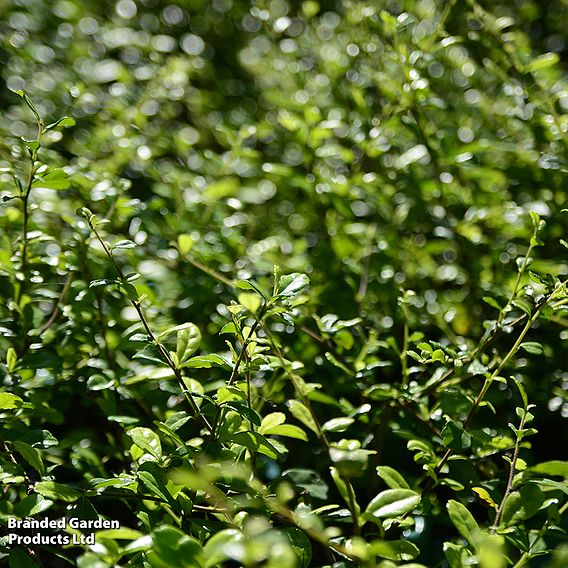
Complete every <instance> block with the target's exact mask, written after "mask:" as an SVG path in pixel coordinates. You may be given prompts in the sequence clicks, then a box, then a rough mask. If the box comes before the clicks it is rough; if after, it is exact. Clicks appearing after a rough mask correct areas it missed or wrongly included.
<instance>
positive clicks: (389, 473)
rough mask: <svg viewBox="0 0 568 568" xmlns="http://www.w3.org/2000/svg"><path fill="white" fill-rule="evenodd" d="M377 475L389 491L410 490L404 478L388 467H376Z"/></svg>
mask: <svg viewBox="0 0 568 568" xmlns="http://www.w3.org/2000/svg"><path fill="white" fill-rule="evenodd" d="M377 473H378V474H379V477H380V478H381V479H382V480H383V481H384V482H385V483H386V484H387V485H388V487H389V488H390V489H410V485H408V483H407V482H406V480H405V479H404V477H402V475H401V474H400V473H399V472H398V471H396V469H393V468H392V467H389V466H388V465H379V466H377Z"/></svg>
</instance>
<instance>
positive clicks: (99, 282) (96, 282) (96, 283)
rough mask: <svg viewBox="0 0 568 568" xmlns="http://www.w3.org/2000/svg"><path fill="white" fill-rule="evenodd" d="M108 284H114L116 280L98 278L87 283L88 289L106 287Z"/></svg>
mask: <svg viewBox="0 0 568 568" xmlns="http://www.w3.org/2000/svg"><path fill="white" fill-rule="evenodd" d="M109 284H116V280H113V279H111V278H99V279H98V280H92V281H91V282H90V283H89V288H97V287H99V286H108V285H109Z"/></svg>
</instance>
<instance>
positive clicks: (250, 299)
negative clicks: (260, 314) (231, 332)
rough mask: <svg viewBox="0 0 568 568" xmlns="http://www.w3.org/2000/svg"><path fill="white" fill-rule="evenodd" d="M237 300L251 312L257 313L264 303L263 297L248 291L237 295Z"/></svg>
mask: <svg viewBox="0 0 568 568" xmlns="http://www.w3.org/2000/svg"><path fill="white" fill-rule="evenodd" d="M237 300H238V301H239V304H241V306H244V307H245V308H246V309H247V310H248V311H249V312H251V313H252V314H255V313H256V311H257V310H258V308H259V307H260V305H261V304H262V299H261V298H259V297H258V294H252V293H248V292H243V293H242V294H239V295H238V296H237Z"/></svg>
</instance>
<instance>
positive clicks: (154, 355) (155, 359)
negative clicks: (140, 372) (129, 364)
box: [133, 343, 168, 365]
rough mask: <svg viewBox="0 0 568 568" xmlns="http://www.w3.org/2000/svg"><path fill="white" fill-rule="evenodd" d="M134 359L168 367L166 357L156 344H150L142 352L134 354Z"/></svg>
mask: <svg viewBox="0 0 568 568" xmlns="http://www.w3.org/2000/svg"><path fill="white" fill-rule="evenodd" d="M133 358H134V359H142V360H144V361H149V362H150V363H157V364H159V365H167V364H168V362H167V361H166V358H165V357H164V355H163V353H162V352H161V351H160V348H159V347H158V346H157V345H155V344H154V343H149V344H148V345H146V346H145V347H144V348H143V349H141V350H140V351H137V352H136V353H135V354H134V357H133Z"/></svg>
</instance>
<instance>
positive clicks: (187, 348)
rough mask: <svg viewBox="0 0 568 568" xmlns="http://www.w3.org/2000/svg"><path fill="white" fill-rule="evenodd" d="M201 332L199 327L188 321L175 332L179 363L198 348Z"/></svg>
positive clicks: (183, 361)
mask: <svg viewBox="0 0 568 568" xmlns="http://www.w3.org/2000/svg"><path fill="white" fill-rule="evenodd" d="M200 344H201V332H200V331H199V328H198V327H197V326H196V325H195V324H193V323H188V324H186V327H184V328H183V329H180V330H179V331H178V332H177V345H176V355H177V359H178V362H179V363H185V361H187V360H188V359H189V358H190V357H191V356H192V355H193V354H194V353H195V352H196V351H197V349H198V348H199V345H200Z"/></svg>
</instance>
